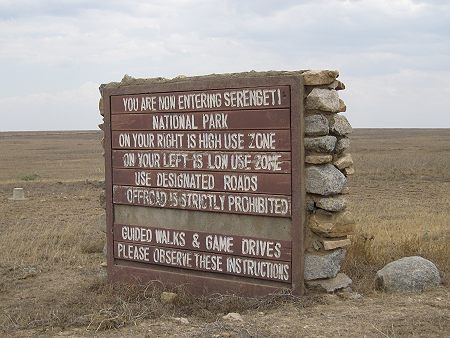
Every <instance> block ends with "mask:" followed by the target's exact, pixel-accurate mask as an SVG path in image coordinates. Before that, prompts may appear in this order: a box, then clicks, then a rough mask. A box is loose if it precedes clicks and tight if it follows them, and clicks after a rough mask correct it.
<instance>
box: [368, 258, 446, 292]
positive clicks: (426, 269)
mask: <svg viewBox="0 0 450 338" xmlns="http://www.w3.org/2000/svg"><path fill="white" fill-rule="evenodd" d="M440 283H441V277H440V275H439V270H438V269H437V268H436V265H434V264H433V263H432V262H430V261H429V260H427V259H425V258H423V257H420V256H412V257H403V258H401V259H398V260H396V261H394V262H391V263H389V264H387V265H386V266H385V267H384V268H382V269H381V270H379V271H378V272H377V276H376V280H375V285H376V288H377V289H379V290H384V291H388V292H421V291H423V290H426V289H429V288H432V287H435V286H438V285H439V284H440Z"/></svg>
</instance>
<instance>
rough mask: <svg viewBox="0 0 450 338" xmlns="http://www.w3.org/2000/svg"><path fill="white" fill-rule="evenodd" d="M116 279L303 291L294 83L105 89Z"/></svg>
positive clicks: (285, 79)
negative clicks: (157, 280)
mask: <svg viewBox="0 0 450 338" xmlns="http://www.w3.org/2000/svg"><path fill="white" fill-rule="evenodd" d="M102 95H103V100H104V106H105V148H106V151H105V159H106V192H107V196H106V197H107V223H108V224H107V225H108V275H109V277H110V279H111V280H113V281H117V280H128V281H130V280H136V279H139V280H141V281H149V280H155V279H159V280H161V281H162V282H163V283H168V284H174V283H175V284H177V283H178V284H180V283H182V284H187V286H188V287H190V288H191V289H192V291H198V292H214V291H220V292H226V291H233V292H239V293H244V294H249V295H254V294H264V293H267V292H273V291H275V290H277V289H280V288H290V289H292V290H293V292H295V293H302V290H303V235H302V233H303V230H302V224H303V218H302V217H303V216H302V215H303V212H302V211H303V196H304V184H303V179H302V177H301V173H302V172H303V161H302V157H303V145H302V134H303V132H302V130H303V128H302V125H301V121H302V120H303V118H302V114H303V105H302V101H303V85H302V83H301V79H300V78H298V77H295V76H277V77H258V78H233V79H221V78H217V79H205V80H191V81H188V80H183V81H179V82H176V81H170V82H166V83H152V84H148V85H139V86H124V87H118V88H109V87H106V88H105V89H104V90H103V93H102Z"/></svg>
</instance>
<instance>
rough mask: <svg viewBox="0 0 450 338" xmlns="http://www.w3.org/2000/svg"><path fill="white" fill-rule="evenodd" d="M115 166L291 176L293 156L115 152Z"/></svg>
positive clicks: (287, 153) (282, 154) (141, 151)
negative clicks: (272, 173)
mask: <svg viewBox="0 0 450 338" xmlns="http://www.w3.org/2000/svg"><path fill="white" fill-rule="evenodd" d="M194 162H195V164H194ZM112 165H113V168H118V169H122V168H123V169H124V168H142V169H160V170H161V169H162V170H164V169H183V170H201V171H205V170H207V171H229V170H233V171H234V172H274V173H290V172H291V153H290V152H278V153H273V152H266V153H256V152H255V153H254V152H248V153H243V152H233V153H228V152H216V151H211V152H200V151H195V152H194V151H184V152H179V151H164V150H140V151H139V150H113V151H112Z"/></svg>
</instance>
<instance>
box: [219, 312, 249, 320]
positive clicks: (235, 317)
mask: <svg viewBox="0 0 450 338" xmlns="http://www.w3.org/2000/svg"><path fill="white" fill-rule="evenodd" d="M222 318H223V319H226V320H236V321H239V322H243V321H244V320H243V319H242V316H241V315H240V314H239V313H237V312H230V313H228V314H227V315H225V316H223V317H222Z"/></svg>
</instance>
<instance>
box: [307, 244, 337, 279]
mask: <svg viewBox="0 0 450 338" xmlns="http://www.w3.org/2000/svg"><path fill="white" fill-rule="evenodd" d="M345 253H346V251H345V249H338V250H335V251H332V252H327V253H326V254H319V253H314V254H312V253H311V254H309V253H308V254H306V255H305V271H304V278H305V280H306V281H310V280H313V279H323V278H333V277H336V275H337V274H338V272H339V270H340V269H341V263H342V261H343V260H344V258H345Z"/></svg>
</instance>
